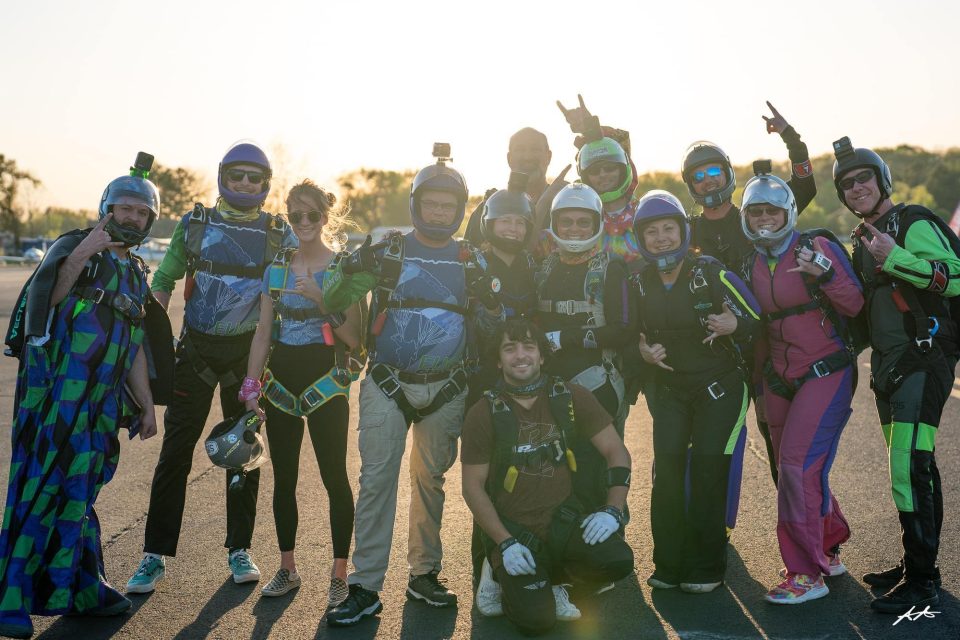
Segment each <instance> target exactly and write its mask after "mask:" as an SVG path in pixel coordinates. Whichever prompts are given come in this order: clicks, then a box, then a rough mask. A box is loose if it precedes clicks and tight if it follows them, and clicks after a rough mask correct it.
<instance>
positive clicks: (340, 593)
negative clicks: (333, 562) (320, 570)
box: [327, 577, 350, 609]
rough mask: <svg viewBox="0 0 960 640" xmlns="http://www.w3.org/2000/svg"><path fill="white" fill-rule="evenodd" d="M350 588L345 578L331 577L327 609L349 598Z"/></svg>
mask: <svg viewBox="0 0 960 640" xmlns="http://www.w3.org/2000/svg"><path fill="white" fill-rule="evenodd" d="M348 595H350V588H349V587H348V586H347V581H346V580H344V579H343V578H336V577H334V578H330V591H329V592H328V593H327V609H332V608H333V607H335V606H337V605H338V604H340V603H341V602H343V601H344V600H346V599H347V596H348Z"/></svg>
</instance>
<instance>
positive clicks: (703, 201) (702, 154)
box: [680, 140, 737, 209]
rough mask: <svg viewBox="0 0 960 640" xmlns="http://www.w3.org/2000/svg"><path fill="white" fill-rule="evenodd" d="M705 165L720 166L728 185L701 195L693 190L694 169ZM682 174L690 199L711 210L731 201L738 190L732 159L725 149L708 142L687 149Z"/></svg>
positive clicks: (699, 141) (700, 142) (692, 145)
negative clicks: (731, 197)
mask: <svg viewBox="0 0 960 640" xmlns="http://www.w3.org/2000/svg"><path fill="white" fill-rule="evenodd" d="M705 164H718V165H720V170H721V171H722V172H723V173H724V174H725V175H726V177H727V183H726V184H725V185H723V186H722V187H721V188H719V189H716V190H714V191H712V192H710V193H707V194H704V195H700V194H699V193H697V192H696V191H694V189H693V185H694V175H693V174H694V169H696V168H697V167H700V166H703V165H705ZM680 173H681V175H682V176H683V181H684V182H685V183H686V185H687V191H689V192H690V197H691V198H693V199H694V200H695V201H696V202H697V204H700V205H702V206H704V207H708V208H711V209H713V208H716V207H719V206H720V205H721V204H723V203H724V202H726V201H727V200H729V199H730V196H732V195H733V192H734V190H735V189H736V188H737V176H736V174H735V173H734V172H733V165H732V164H730V157H729V156H728V155H727V154H726V153H724V151H723V149H721V148H720V147H718V146H717V145H715V144H713V143H712V142H708V141H706V140H698V141H697V142H694V143H693V144H691V145H690V146H689V147H687V151H686V153H684V154H683V165H682V166H681V168H680Z"/></svg>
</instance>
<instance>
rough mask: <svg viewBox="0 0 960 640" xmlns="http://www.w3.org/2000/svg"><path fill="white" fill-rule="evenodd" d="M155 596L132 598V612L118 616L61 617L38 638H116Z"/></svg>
mask: <svg viewBox="0 0 960 640" xmlns="http://www.w3.org/2000/svg"><path fill="white" fill-rule="evenodd" d="M152 595H153V594H152V593H150V594H145V595H143V596H138V597H136V598H131V599H130V600H131V601H132V602H133V606H132V607H131V608H130V611H128V612H126V613H122V614H120V615H118V616H110V617H108V618H98V617H96V616H60V617H59V618H57V620H56V621H55V622H54V623H53V624H51V625H50V626H49V627H47V629H46V630H44V631H43V632H42V633H40V634H39V635H37V636H36V638H37V640H54V639H55V638H83V639H84V640H101V639H102V640H106V639H107V638H112V637H114V636H115V635H116V634H117V633H118V632H119V631H120V629H122V628H123V627H125V626H127V625H128V624H132V623H133V622H134V617H135V616H136V613H137V611H139V610H140V608H141V607H142V606H144V605H145V604H146V603H147V600H149V599H150V597H151V596H152Z"/></svg>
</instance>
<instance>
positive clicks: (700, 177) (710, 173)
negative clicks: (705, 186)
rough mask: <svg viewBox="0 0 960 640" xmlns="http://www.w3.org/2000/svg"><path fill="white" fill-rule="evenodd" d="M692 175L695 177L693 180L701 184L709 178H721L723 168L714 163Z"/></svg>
mask: <svg viewBox="0 0 960 640" xmlns="http://www.w3.org/2000/svg"><path fill="white" fill-rule="evenodd" d="M691 175H692V177H693V181H694V182H696V183H698V184H699V183H701V182H703V181H704V180H706V179H707V178H719V177H720V176H722V175H723V169H721V168H720V167H719V166H718V165H713V166H712V167H707V168H706V169H703V170H702V171H694V172H693V174H691Z"/></svg>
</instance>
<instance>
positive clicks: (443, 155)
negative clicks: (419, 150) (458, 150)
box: [433, 142, 453, 164]
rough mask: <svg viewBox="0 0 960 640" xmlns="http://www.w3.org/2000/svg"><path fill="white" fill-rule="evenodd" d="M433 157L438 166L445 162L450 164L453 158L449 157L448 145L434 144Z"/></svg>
mask: <svg viewBox="0 0 960 640" xmlns="http://www.w3.org/2000/svg"><path fill="white" fill-rule="evenodd" d="M433 157H434V158H436V159H437V163H439V164H443V163H445V162H452V161H453V156H451V155H450V143H449V142H434V143H433Z"/></svg>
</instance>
